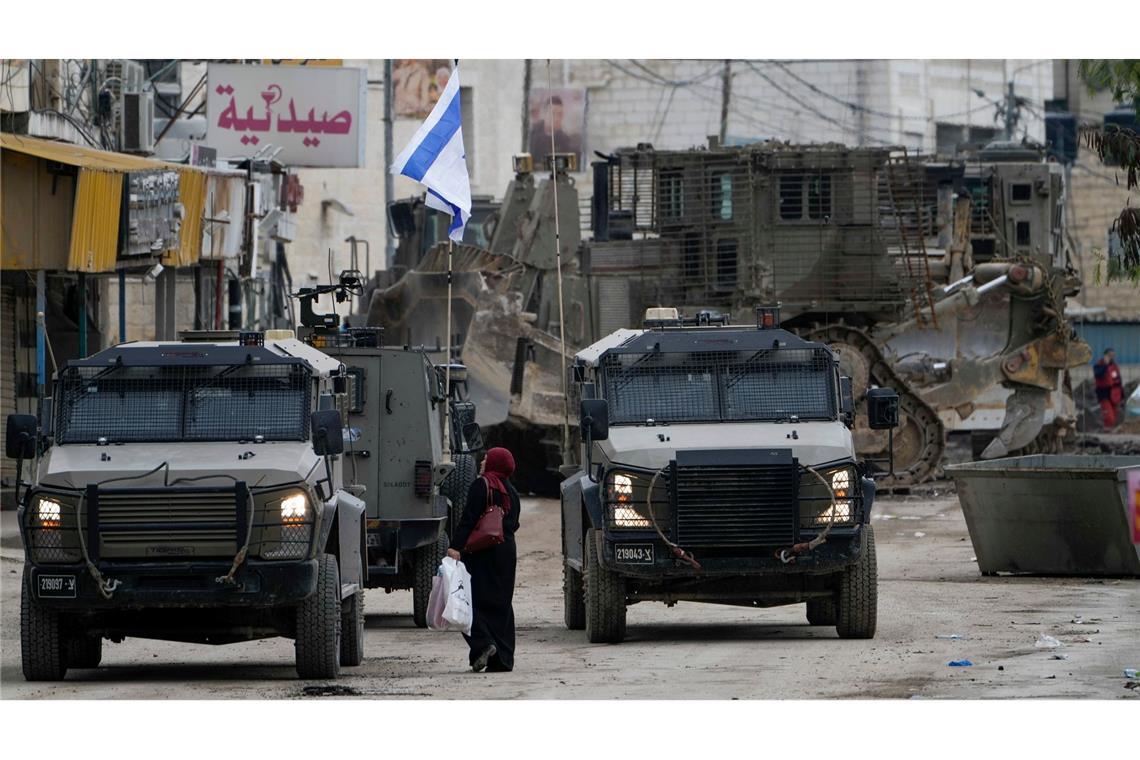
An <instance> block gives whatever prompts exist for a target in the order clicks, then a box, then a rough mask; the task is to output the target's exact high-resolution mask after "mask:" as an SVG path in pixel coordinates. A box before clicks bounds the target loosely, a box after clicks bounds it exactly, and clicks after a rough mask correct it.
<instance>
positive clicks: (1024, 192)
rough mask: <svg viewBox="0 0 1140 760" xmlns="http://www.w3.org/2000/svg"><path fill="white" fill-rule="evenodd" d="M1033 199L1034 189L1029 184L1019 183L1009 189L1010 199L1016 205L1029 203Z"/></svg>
mask: <svg viewBox="0 0 1140 760" xmlns="http://www.w3.org/2000/svg"><path fill="white" fill-rule="evenodd" d="M1032 198H1033V187H1032V186H1031V185H1030V184H1029V183H1028V182H1018V183H1016V184H1014V185H1011V186H1010V188H1009V199H1010V200H1011V201H1012V202H1014V203H1029V201H1030V200H1032Z"/></svg>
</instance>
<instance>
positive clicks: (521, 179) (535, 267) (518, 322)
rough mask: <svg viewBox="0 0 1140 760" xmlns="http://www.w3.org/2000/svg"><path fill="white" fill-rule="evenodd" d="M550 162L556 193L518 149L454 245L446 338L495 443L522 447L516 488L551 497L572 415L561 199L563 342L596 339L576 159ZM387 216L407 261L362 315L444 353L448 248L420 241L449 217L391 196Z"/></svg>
mask: <svg viewBox="0 0 1140 760" xmlns="http://www.w3.org/2000/svg"><path fill="white" fill-rule="evenodd" d="M554 165H555V167H556V168H557V172H556V176H557V192H556V190H555V185H554V183H553V182H552V181H551V180H549V179H543V180H539V181H536V179H535V175H534V166H533V163H532V162H531V160H530V157H529V156H526V155H524V156H519V157H516V159H515V171H516V174H515V177H514V179H513V180H512V181H511V183H510V185H509V186H508V187H507V191H506V195H505V196H504V201H503V203H502V205H501V206H500V207H499V208H498V210H497V211H495V212H493V213H489V212H488V211H487V203H486V202H484V204H483V206H482V207H481V211H482V212H483V213H485V214H486V216H485V217H484V218H483V221H482V223H481V224H480V225H478V229H479V232H477V233H476V232H472V230H473V229H474V228H473V226H472V224H473V223H469V224H468V227H467V230H468V234H467V235H465V240H464V243H462V244H457V245H456V246H455V251H454V253H453V254H452V270H453V275H452V278H451V280H452V283H451V284H452V294H453V295H452V325H451V335H452V336H453V337H454V340H455V343H456V346H457V347H458V349H459V350H458V351H457V352H456V355H457V356H461V357H462V361H463V363H464V364H465V365H466V366H467V378H468V379H467V386H468V388H469V391H470V398H471V400H472V401H473V402H474V403H475V406H476V408H477V410H478V411H477V419H478V422H479V424H480V425H481V426H482V427H483V429H484V434H485V436H486V438H487V441H488V444H492V443H493V444H494V445H505V446H508V447H509V448H510V449H511V450H512V451H514V452H516V456H517V457H518V462H519V472H518V483H517V484H518V486H519V487H520V488H521V489H523V490H524V491H526V490H537V491H549V492H551V493H553V492H556V491H557V483H558V480H559V475H558V466H559V464H560V463H561V456H562V450H563V448H564V440H563V433H564V428H565V426H566V423H567V413H566V405H565V402H564V392H565V387H564V384H563V382H562V373H561V366H562V360H561V359H560V357H559V354H560V353H561V352H562V346H561V344H560V342H559V337H560V332H561V331H560V329H559V326H558V289H557V279H558V278H557V261H558V257H557V255H556V252H555V245H554V240H555V230H554V208H555V203H556V200H555V196H556V195H557V206H558V209H559V219H560V221H561V234H560V236H559V239H560V243H561V253H562V263H563V269H564V271H563V277H562V288H563V292H564V294H565V296H566V304H567V310H566V322H567V324H566V329H565V332H566V340H567V342H568V343H569V344H571V345H575V346H581V345H586V344H587V343H589V342H590V341H591V340H593V339H594V334H593V331H592V328H591V325H590V323H589V322H588V320H587V311H586V308H585V306H586V305H587V304H588V303H589V298H588V292H587V283H586V280H585V278H583V277H581V276H580V275H578V274H577V273H576V271H575V269H576V264H575V261H576V258H575V256H576V253H575V252H576V250H577V248H578V245H579V241H580V236H579V209H578V195H577V192H576V190H575V188H574V181H573V179H572V178H571V176H570V172H571V171H572V170H573V169H574V168H576V167H575V162H574V157H573V156H566V155H560V156H556V158H555V161H554ZM548 169H549V166H548ZM389 216H390V219H391V222H392V224H391V227H392V230H393V232H394V233H395V235H396V236H397V239H398V242H399V245H398V249H397V260H398V261H400V262H403V263H402V264H401V267H408V268H407V269H406V270H402V274H401V276H400V277H399V279H398V280H397V281H396V282H395V283H394V284H392V285H390V286H389V287H387V288H380V289H377V290H376V291H375V292H374V293H373V295H372V297H371V299H370V301H369V308H368V312H367V317H366V321H367V323H368V324H369V325H372V326H379V327H383V328H384V329H385V331H386V334H387V335H388V336H390V339H392V340H393V341H396V342H400V343H404V344H409V345H423V346H429V347H430V346H436V347H437V348H436V350H435V351H434V352H433V353H432V356H433V358H435V359H437V360H440V359H442V358H443V353H444V351H443V344H444V342H445V341H446V336H447V334H448V329H447V324H446V314H447V300H446V299H447V293H448V278H447V248H446V244H442V243H441V244H439V245H436V246H434V247H431V248H427V249H426V250H425V249H424V248H423V245H424V241H425V240H430V239H437V238H434V237H433V235H435V234H437V233H438V231H439V229H440V225H441V224H442V225H443V227H442V229H443V230H446V224H444V222H443V220H442V219H441V218H440V215H438V214H437V213H436V212H434V211H432V210H430V209H427V208H426V207H424V206H423V204H422V203H415V202H413V201H399V202H396V203H394V204H392V206H391V207H390V208H389ZM473 219H474V216H473ZM425 228H426V230H425ZM468 238H470V241H468ZM438 239H440V240H443V239H445V236H441V237H439V238H438ZM481 241H485V242H481ZM524 387H525V389H526V392H525V393H523V392H522V389H523V388H524Z"/></svg>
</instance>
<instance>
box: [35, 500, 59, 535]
mask: <svg viewBox="0 0 1140 760" xmlns="http://www.w3.org/2000/svg"><path fill="white" fill-rule="evenodd" d="M35 519H36V527H37V528H43V529H45V530H48V529H50V530H56V529H58V528H59V527H60V526H61V525H62V524H63V506H62V505H61V504H60V503H59V502H58V501H56V500H55V499H45V498H42V497H41V498H40V499H38V500H37V501H36V512H35Z"/></svg>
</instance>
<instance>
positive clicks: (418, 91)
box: [392, 58, 455, 119]
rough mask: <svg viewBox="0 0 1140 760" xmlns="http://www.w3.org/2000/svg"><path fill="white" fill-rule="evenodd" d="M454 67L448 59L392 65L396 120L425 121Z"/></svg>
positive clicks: (400, 61)
mask: <svg viewBox="0 0 1140 760" xmlns="http://www.w3.org/2000/svg"><path fill="white" fill-rule="evenodd" d="M454 65H455V62H454V61H452V60H451V59H449V58H397V59H396V60H395V61H394V62H393V63H392V87H393V92H392V100H393V103H392V106H393V108H394V109H395V111H396V116H397V117H402V118H407V119H425V118H427V115H428V114H429V113H431V109H432V108H434V107H435V104H436V103H437V102H438V101H439V95H440V93H442V92H443V88H444V87H446V86H447V80H448V79H450V78H451V71H452V68H453V67H454Z"/></svg>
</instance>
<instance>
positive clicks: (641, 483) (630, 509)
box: [605, 471, 669, 530]
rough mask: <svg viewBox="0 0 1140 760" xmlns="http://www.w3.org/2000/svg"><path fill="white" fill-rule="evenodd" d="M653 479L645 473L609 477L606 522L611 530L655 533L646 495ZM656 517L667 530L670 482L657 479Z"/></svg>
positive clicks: (663, 528)
mask: <svg viewBox="0 0 1140 760" xmlns="http://www.w3.org/2000/svg"><path fill="white" fill-rule="evenodd" d="M652 480H653V476H652V475H649V474H645V473H634V472H621V471H614V472H610V473H608V474H607V475H606V481H605V501H606V522H607V524H608V526H609V527H610V528H619V529H634V530H638V529H640V530H651V529H652V528H653V519H651V517H650V515H649V506H648V505H647V504H646V496H647V495H648V493H649V484H650V483H651V482H652ZM653 517H654V518H656V520H657V525H658V526H659V527H660V528H661V529H662V530H666V529H667V525H668V522H669V497H668V489H667V486H666V481H665V479H664V478H663V477H661V478H658V479H657V484H656V486H655V487H654V494H653Z"/></svg>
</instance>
